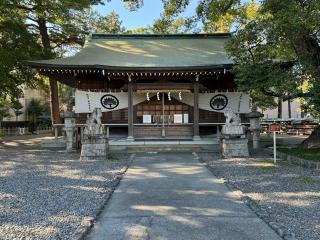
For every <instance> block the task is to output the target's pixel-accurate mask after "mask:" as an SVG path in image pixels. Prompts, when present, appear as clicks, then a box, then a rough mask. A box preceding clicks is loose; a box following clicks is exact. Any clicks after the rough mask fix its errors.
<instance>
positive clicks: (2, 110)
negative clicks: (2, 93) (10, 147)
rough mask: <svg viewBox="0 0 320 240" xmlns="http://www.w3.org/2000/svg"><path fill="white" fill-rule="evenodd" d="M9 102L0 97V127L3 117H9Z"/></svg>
mask: <svg viewBox="0 0 320 240" xmlns="http://www.w3.org/2000/svg"><path fill="white" fill-rule="evenodd" d="M9 109H10V107H9V102H8V101H7V100H1V99H0V128H1V122H2V121H3V119H4V118H6V117H10V111H9Z"/></svg>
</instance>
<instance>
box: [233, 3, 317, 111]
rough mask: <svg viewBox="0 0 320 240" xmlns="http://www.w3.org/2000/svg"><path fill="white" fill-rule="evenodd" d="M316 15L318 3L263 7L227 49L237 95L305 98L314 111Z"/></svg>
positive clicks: (286, 98) (270, 4)
mask: <svg viewBox="0 0 320 240" xmlns="http://www.w3.org/2000/svg"><path fill="white" fill-rule="evenodd" d="M319 11H320V3H319V1H299V0H294V1H292V0H284V1H281V2H279V1H275V0H265V1H262V3H261V6H260V7H259V11H258V13H259V15H258V17H257V18H256V19H254V20H252V21H250V22H248V23H247V24H246V25H244V26H243V28H241V29H239V30H238V31H237V32H236V33H235V34H234V36H233V38H232V41H231V42H230V44H229V45H228V47H227V49H228V51H229V53H230V55H231V56H232V57H233V58H234V59H235V63H236V66H235V72H236V74H237V77H238V79H239V85H240V87H241V89H243V90H247V91H250V90H253V89H255V90H257V91H261V93H263V94H264V95H265V96H273V97H278V98H280V99H281V100H284V101H285V100H289V99H293V98H296V97H303V98H304V99H305V100H306V101H307V102H308V103H309V106H310V107H312V108H314V110H317V103H318V99H319V97H318V96H319V95H318V93H319V87H320V84H319V81H320V74H319V71H320V70H319V66H320V45H319V43H320V38H319V31H320V25H319V22H320V15H319V14H318V13H319ZM305 83H307V84H308V85H309V88H308V89H303V87H302V86H303V85H304V84H305ZM319 110H320V109H318V110H317V111H319Z"/></svg>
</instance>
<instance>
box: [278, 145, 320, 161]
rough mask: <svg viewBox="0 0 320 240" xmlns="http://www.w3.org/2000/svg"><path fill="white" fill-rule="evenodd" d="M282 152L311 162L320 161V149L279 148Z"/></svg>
mask: <svg viewBox="0 0 320 240" xmlns="http://www.w3.org/2000/svg"><path fill="white" fill-rule="evenodd" d="M278 150H279V151H280V152H284V153H286V154H289V155H292V156H296V157H299V158H302V159H306V160H311V161H316V162H319V161H320V149H319V148H312V149H304V148H278Z"/></svg>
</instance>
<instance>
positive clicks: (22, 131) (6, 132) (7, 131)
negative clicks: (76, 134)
mask: <svg viewBox="0 0 320 240" xmlns="http://www.w3.org/2000/svg"><path fill="white" fill-rule="evenodd" d="M34 133H36V134H44V133H52V127H37V130H36V131H35V132H34ZM28 134H31V132H29V129H28V128H27V127H22V128H17V127H12V128H0V136H2V137H9V136H19V135H28Z"/></svg>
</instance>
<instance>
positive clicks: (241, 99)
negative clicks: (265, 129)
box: [171, 92, 250, 113]
mask: <svg viewBox="0 0 320 240" xmlns="http://www.w3.org/2000/svg"><path fill="white" fill-rule="evenodd" d="M171 96H172V97H174V98H175V99H177V100H179V101H180V102H183V103H185V104H188V105H190V106H193V94H192V93H181V98H180V97H179V93H172V94H171ZM249 104H250V98H249V95H248V94H246V93H241V92H216V93H199V108H200V109H203V110H207V111H213V112H223V110H224V109H225V108H231V109H232V110H233V111H234V112H236V113H248V112H249Z"/></svg>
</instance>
